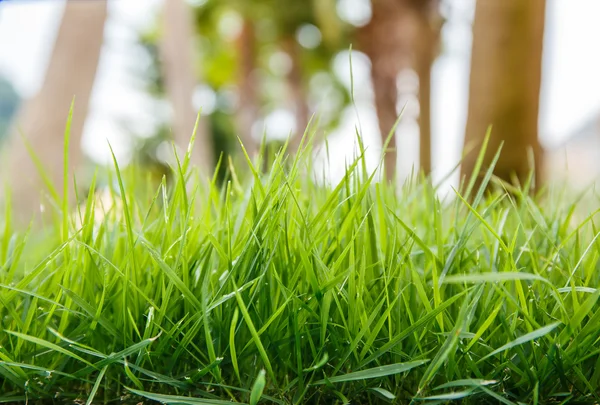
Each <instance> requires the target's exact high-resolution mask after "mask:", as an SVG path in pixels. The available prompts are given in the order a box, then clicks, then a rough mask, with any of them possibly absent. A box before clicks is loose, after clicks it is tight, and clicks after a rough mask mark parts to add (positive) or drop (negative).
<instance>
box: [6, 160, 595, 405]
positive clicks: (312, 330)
mask: <svg viewBox="0 0 600 405" xmlns="http://www.w3.org/2000/svg"><path fill="white" fill-rule="evenodd" d="M363 152H364V151H362V150H359V152H358V155H359V156H358V158H357V159H356V160H355V161H354V162H352V163H351V164H349V165H348V169H347V173H346V175H345V177H344V178H343V180H342V181H341V182H340V183H339V184H335V185H332V186H325V185H322V184H320V183H319V182H316V181H314V180H313V179H311V176H308V175H306V173H307V172H308V170H309V167H310V164H311V162H310V160H311V159H310V154H309V153H308V152H306V151H304V152H303V153H300V154H299V155H298V156H297V158H296V159H293V160H292V159H291V158H288V157H286V155H285V153H281V154H279V155H277V157H276V158H275V160H274V162H273V163H272V165H271V166H270V169H269V170H268V174H263V173H261V172H260V170H259V169H258V168H259V167H262V164H256V165H253V164H252V163H251V162H250V161H248V162H247V165H246V166H245V170H243V171H242V172H245V173H248V174H249V175H248V176H245V177H246V178H244V176H241V175H240V174H239V173H238V175H235V173H231V174H230V176H229V179H230V181H228V182H227V183H226V184H225V185H223V186H218V185H217V184H216V181H210V180H203V179H202V178H200V177H199V176H197V175H195V174H194V172H193V170H191V168H190V167H189V156H186V157H185V158H184V159H183V161H181V162H180V164H179V165H178V167H175V168H174V169H173V179H174V180H173V182H172V183H171V184H170V185H167V182H166V181H163V183H162V184H161V185H160V187H158V189H157V190H152V189H151V188H150V187H144V186H139V185H136V180H137V181H138V183H139V177H136V176H138V175H137V174H136V173H135V170H129V169H128V170H124V171H119V170H118V166H117V165H116V162H115V168H116V169H117V170H116V171H115V173H114V175H113V180H114V182H113V183H114V184H115V185H116V186H115V187H112V188H109V192H110V193H111V195H112V198H113V200H115V201H118V203H117V204H113V205H112V206H107V207H104V208H102V207H97V206H95V205H96V204H100V203H99V202H97V200H96V199H94V198H89V199H87V201H85V202H83V203H82V204H81V205H80V208H79V210H78V211H77V212H76V213H75V214H73V213H72V212H71V211H68V209H66V208H65V207H66V205H64V204H63V201H61V200H60V199H59V197H56V196H55V197H54V198H55V201H54V202H53V204H52V205H53V206H54V207H55V208H56V209H55V210H54V217H53V219H54V221H53V222H51V223H50V225H49V228H48V229H49V231H48V232H47V233H46V234H44V235H43V236H39V233H38V232H34V231H31V232H29V233H25V234H23V233H17V232H15V231H13V230H12V226H11V209H10V206H8V207H7V210H6V214H5V218H4V219H5V220H4V222H5V227H4V230H3V231H0V232H2V233H0V326H1V330H2V332H0V402H20V401H23V402H24V401H29V403H36V401H37V400H40V401H42V402H48V403H52V402H54V403H73V402H74V401H78V402H81V403H83V402H85V403H87V404H91V403H113V402H114V403H118V402H126V403H129V402H130V403H138V402H144V403H146V402H145V401H148V400H155V401H159V402H163V403H170V404H211V405H216V404H229V403H232V402H240V403H248V404H252V405H254V404H257V403H260V404H269V403H274V404H281V405H283V404H334V403H353V404H380V403H395V404H405V403H406V404H408V403H411V404H420V403H426V404H434V403H448V402H454V401H459V402H461V403H467V404H469V403H494V402H496V403H504V404H517V403H528V404H544V403H546V404H547V403H566V402H571V403H576V402H588V403H597V402H598V401H600V398H598V395H599V394H598V386H599V385H598V383H599V381H600V305H599V303H598V298H599V297H600V289H598V288H597V287H598V285H599V282H600V272H598V267H599V262H598V260H599V258H600V240H598V236H599V235H600V232H599V231H598V228H597V226H596V223H595V220H594V218H595V216H594V215H595V213H593V214H590V215H589V216H588V217H586V218H583V219H580V220H577V221H576V220H575V219H574V218H575V217H576V215H577V212H578V211H577V208H576V205H575V204H569V203H568V201H566V199H565V197H564V196H563V197H562V198H561V197H555V196H549V197H547V198H545V200H544V201H543V202H536V201H534V200H533V199H531V198H530V197H529V196H528V195H529V193H528V192H527V187H528V186H527V185H525V186H524V187H523V189H522V190H512V192H511V193H495V194H492V195H486V194H484V192H483V188H481V189H479V190H476V189H474V188H473V185H474V184H475V181H474V179H472V181H470V182H468V183H467V184H465V185H464V186H463V187H462V188H461V192H460V193H459V195H458V197H457V198H455V199H454V200H453V201H452V202H450V203H442V202H441V201H439V200H438V198H437V197H436V192H435V191H436V190H435V188H434V187H432V186H431V184H430V183H428V182H427V181H415V182H410V183H407V184H406V185H405V186H404V187H403V188H402V189H401V190H397V189H394V188H393V187H391V186H389V185H388V184H386V183H383V182H377V181H376V180H375V177H374V175H373V174H372V173H369V172H368V171H367V169H366V165H365V162H364V159H363V158H362V153H363ZM484 174H485V176H484V180H483V187H485V185H486V184H487V183H488V182H490V181H494V179H493V178H492V177H491V170H488V171H487V172H484ZM94 191H95V187H94V185H93V184H92V186H91V188H90V194H92V195H93V193H94ZM56 195H58V194H56ZM65 197H66V196H64V197H62V198H65ZM150 402H151V401H148V403H150Z"/></svg>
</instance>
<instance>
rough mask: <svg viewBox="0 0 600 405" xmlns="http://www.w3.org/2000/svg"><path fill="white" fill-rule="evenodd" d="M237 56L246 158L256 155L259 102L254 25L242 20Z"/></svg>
mask: <svg viewBox="0 0 600 405" xmlns="http://www.w3.org/2000/svg"><path fill="white" fill-rule="evenodd" d="M237 47H238V56H239V70H238V71H239V87H240V88H239V96H240V104H239V110H238V131H239V136H240V139H241V140H242V143H243V144H244V148H246V151H247V152H248V156H250V157H254V156H255V155H256V154H257V153H258V142H257V141H256V140H255V139H254V137H253V136H252V127H253V125H254V124H255V123H256V121H257V120H258V113H259V105H260V103H259V100H258V91H257V83H256V80H257V78H256V36H255V32H254V23H253V22H252V20H250V19H249V18H245V19H244V24H243V26H242V30H241V32H240V35H239V37H238V40H237Z"/></svg>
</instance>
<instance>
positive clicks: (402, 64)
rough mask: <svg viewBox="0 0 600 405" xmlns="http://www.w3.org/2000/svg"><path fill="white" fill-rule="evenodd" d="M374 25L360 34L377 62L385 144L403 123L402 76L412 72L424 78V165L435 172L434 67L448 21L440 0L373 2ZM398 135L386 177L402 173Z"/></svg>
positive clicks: (375, 79)
mask: <svg viewBox="0 0 600 405" xmlns="http://www.w3.org/2000/svg"><path fill="white" fill-rule="evenodd" d="M371 3H372V10H373V15H372V17H371V20H370V22H369V23H368V24H367V25H365V26H364V27H362V28H359V30H358V32H357V36H358V40H359V43H360V48H361V49H362V50H363V51H364V52H365V53H366V54H367V55H368V56H369V58H370V59H371V65H372V66H371V78H372V81H373V89H374V93H375V108H376V110H377V118H378V120H379V129H380V132H381V136H382V141H383V142H385V141H386V140H387V137H388V135H389V134H390V132H391V130H392V128H393V126H394V124H395V122H396V120H397V119H398V106H397V104H398V87H397V84H396V83H397V79H398V75H399V74H400V72H401V71H402V70H403V69H412V70H414V71H415V72H416V73H417V76H418V78H419V94H418V96H419V105H420V110H419V111H420V113H419V128H420V166H421V169H422V170H423V171H424V172H425V174H429V173H430V171H431V66H432V65H433V62H434V61H435V58H436V57H437V54H438V48H439V38H440V29H441V23H442V19H441V16H440V13H439V7H440V3H439V1H438V0H372V2H371ZM396 165H397V151H396V135H395V134H394V135H393V136H392V137H391V138H390V142H389V144H388V150H387V151H386V155H385V160H384V168H385V175H386V178H387V179H388V180H391V179H393V178H394V177H395V175H396Z"/></svg>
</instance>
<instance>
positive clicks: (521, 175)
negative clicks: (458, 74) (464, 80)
mask: <svg viewBox="0 0 600 405" xmlns="http://www.w3.org/2000/svg"><path fill="white" fill-rule="evenodd" d="M544 11H545V0H527V1H522V0H486V1H478V2H477V6H476V11H475V25H474V28H473V51H472V57H471V84H470V92H469V110H468V120H467V128H466V135H465V145H473V144H476V145H480V144H481V140H482V138H483V136H484V134H485V133H486V129H487V128H488V126H489V125H493V129H492V135H491V138H490V143H489V146H488V149H487V152H486V154H485V161H484V164H485V165H489V164H490V163H491V161H492V158H493V156H494V155H495V154H496V152H497V151H498V148H499V147H500V145H501V143H502V142H504V147H503V151H502V154H501V156H500V159H499V161H498V163H497V164H496V166H495V169H494V174H495V175H496V176H498V177H499V178H501V179H503V180H506V181H511V180H512V178H513V176H516V178H517V180H519V181H520V182H523V181H524V180H525V179H526V178H527V177H528V175H529V174H530V170H531V169H534V168H532V167H530V164H529V161H528V151H529V150H533V153H534V156H535V169H536V175H537V176H539V175H540V170H539V169H540V168H541V163H542V157H543V156H542V148H541V146H540V144H539V141H538V112H539V95H540V84H541V69H542V45H543V32H544ZM477 152H478V150H476V151H475V152H473V153H470V154H469V155H468V156H466V158H465V160H464V162H463V168H462V171H463V174H465V175H466V176H470V175H471V173H472V171H473V170H474V166H475V161H476V159H477V155H478V153H477Z"/></svg>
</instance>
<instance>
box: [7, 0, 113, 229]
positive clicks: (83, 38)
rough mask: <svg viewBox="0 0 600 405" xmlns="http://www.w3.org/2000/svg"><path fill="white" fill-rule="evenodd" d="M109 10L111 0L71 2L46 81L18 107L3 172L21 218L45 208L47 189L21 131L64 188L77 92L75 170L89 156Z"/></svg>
mask: <svg viewBox="0 0 600 405" xmlns="http://www.w3.org/2000/svg"><path fill="white" fill-rule="evenodd" d="M106 16H107V4H106V1H90V2H87V1H86V2H81V1H68V2H66V5H65V9H64V14H63V17H62V21H61V24H60V27H59V30H58V35H57V37H56V42H55V45H54V49H53V51H52V54H51V57H50V62H49V64H48V68H47V70H46V74H45V78H44V81H43V84H42V87H41V89H40V90H39V92H38V93H37V94H36V95H35V96H34V97H33V98H31V99H30V100H27V101H26V102H25V103H24V105H23V106H22V110H21V111H20V112H19V113H18V114H19V115H18V118H17V119H16V125H15V129H14V131H12V134H11V139H10V140H9V144H8V145H7V148H6V150H5V151H4V152H5V153H6V157H5V158H2V159H1V161H2V163H3V164H2V166H3V167H2V170H0V173H2V175H3V177H4V179H3V180H4V181H6V182H7V183H8V185H9V186H10V190H11V196H12V200H13V207H14V208H13V209H14V212H15V218H17V219H20V220H25V221H26V220H29V219H30V218H31V215H32V213H33V212H39V208H40V203H41V198H40V197H41V193H42V189H44V185H43V181H42V178H41V177H40V175H39V173H38V170H37V169H36V167H35V164H34V163H33V161H32V159H31V158H30V155H29V153H28V151H27V148H26V147H25V144H24V142H23V140H22V139H21V138H20V136H19V133H20V134H22V135H23V136H24V137H25V139H26V140H27V141H28V142H29V144H30V145H31V147H32V149H33V152H34V153H35V154H36V155H37V157H38V158H39V160H40V161H41V163H42V164H43V166H44V168H45V172H44V173H45V175H46V176H47V177H48V179H49V180H50V181H51V182H52V184H54V186H55V187H56V189H57V191H58V193H61V191H62V184H63V181H62V174H63V135H64V131H65V123H66V121H67V115H68V112H69V107H70V105H71V102H72V100H73V97H75V112H74V114H73V121H72V124H71V149H70V157H69V168H70V169H71V174H72V171H73V169H74V168H77V167H79V166H80V165H81V164H82V162H83V155H82V151H81V136H82V133H83V128H84V124H85V119H86V116H87V112H88V108H89V103H90V96H91V94H92V88H93V84H94V78H95V76H96V68H97V66H98V60H99V59H100V51H101V49H102V42H103V36H104V22H105V20H106ZM70 178H72V177H70ZM3 191H4V189H2V190H0V193H1V192H3ZM46 191H47V190H46ZM71 198H73V196H72V195H71Z"/></svg>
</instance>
